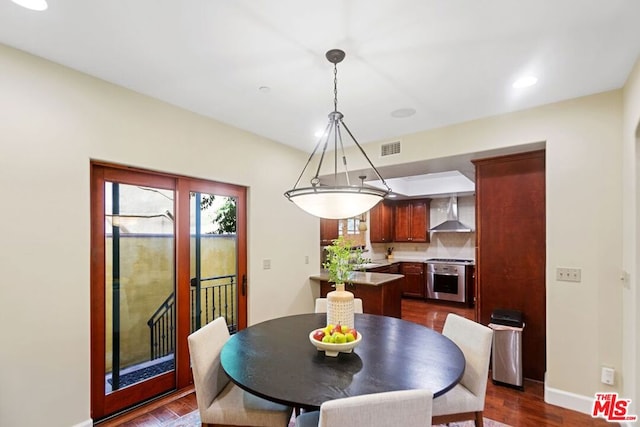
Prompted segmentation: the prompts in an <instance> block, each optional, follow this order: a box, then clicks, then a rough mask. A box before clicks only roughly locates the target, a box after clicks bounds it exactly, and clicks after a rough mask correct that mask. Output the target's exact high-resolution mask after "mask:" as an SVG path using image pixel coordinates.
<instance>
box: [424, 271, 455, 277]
mask: <svg viewBox="0 0 640 427" xmlns="http://www.w3.org/2000/svg"><path fill="white" fill-rule="evenodd" d="M429 274H431V275H432V276H456V277H460V275H459V274H458V273H451V274H450V273H439V272H435V271H432V272H431V273H429Z"/></svg>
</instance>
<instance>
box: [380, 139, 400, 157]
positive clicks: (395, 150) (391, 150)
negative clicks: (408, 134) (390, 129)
mask: <svg viewBox="0 0 640 427" xmlns="http://www.w3.org/2000/svg"><path fill="white" fill-rule="evenodd" d="M393 154H400V141H396V142H390V143H388V144H382V145H381V146H380V157H384V156H391V155H393Z"/></svg>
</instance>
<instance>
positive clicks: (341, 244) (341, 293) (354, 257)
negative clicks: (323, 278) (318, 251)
mask: <svg viewBox="0 0 640 427" xmlns="http://www.w3.org/2000/svg"><path fill="white" fill-rule="evenodd" d="M325 250H326V251H327V260H326V262H325V263H324V264H323V265H322V266H323V267H324V268H325V269H326V270H327V273H328V275H329V282H331V283H333V284H334V286H335V288H336V289H335V291H331V292H329V293H328V294H327V324H330V325H337V324H338V323H339V324H340V325H343V326H348V327H350V328H353V327H354V321H353V318H354V316H353V293H351V292H349V291H347V290H345V284H347V283H350V280H351V274H352V272H353V271H354V270H356V269H357V266H358V265H359V264H362V263H363V262H364V259H363V258H362V249H360V248H355V249H354V247H353V244H352V242H351V241H350V240H349V239H347V238H345V237H344V236H340V237H338V238H337V239H335V240H334V241H333V243H332V244H331V245H330V246H327V247H326V248H325Z"/></svg>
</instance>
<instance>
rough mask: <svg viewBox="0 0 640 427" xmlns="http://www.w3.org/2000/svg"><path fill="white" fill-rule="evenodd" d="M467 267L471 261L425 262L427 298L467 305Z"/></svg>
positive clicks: (434, 260) (444, 260)
mask: <svg viewBox="0 0 640 427" xmlns="http://www.w3.org/2000/svg"><path fill="white" fill-rule="evenodd" d="M467 265H473V261H471V260H463V259H443V258H433V259H429V260H427V298H431V299H438V300H445V301H454V302H462V303H467V302H468V301H467V274H466V269H467V267H466V266H467Z"/></svg>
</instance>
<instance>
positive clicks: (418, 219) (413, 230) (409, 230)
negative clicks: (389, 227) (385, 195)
mask: <svg viewBox="0 0 640 427" xmlns="http://www.w3.org/2000/svg"><path fill="white" fill-rule="evenodd" d="M429 204H430V200H429V199H420V200H405V201H401V202H398V203H396V206H395V226H394V241H396V242H428V241H429V233H428V230H429Z"/></svg>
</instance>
